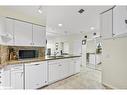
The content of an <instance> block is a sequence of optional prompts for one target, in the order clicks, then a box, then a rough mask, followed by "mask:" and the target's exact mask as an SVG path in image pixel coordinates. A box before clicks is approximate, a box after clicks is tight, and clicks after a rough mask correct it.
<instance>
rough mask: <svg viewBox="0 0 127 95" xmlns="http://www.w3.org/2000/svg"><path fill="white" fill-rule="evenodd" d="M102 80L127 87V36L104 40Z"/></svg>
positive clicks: (114, 85)
mask: <svg viewBox="0 0 127 95" xmlns="http://www.w3.org/2000/svg"><path fill="white" fill-rule="evenodd" d="M102 46H103V63H102V65H103V68H102V82H103V84H106V85H107V86H109V87H113V88H126V89H127V37H124V38H117V39H114V40H113V39H109V40H104V41H103V44H102Z"/></svg>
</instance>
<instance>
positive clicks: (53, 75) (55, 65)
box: [48, 60, 60, 83]
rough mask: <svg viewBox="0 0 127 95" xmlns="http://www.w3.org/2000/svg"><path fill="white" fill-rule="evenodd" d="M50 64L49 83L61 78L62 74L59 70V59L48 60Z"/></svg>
mask: <svg viewBox="0 0 127 95" xmlns="http://www.w3.org/2000/svg"><path fill="white" fill-rule="evenodd" d="M48 66H49V68H48V69H49V77H48V78H49V79H48V81H49V83H51V82H55V81H56V80H58V79H59V76H60V73H59V72H60V70H59V66H60V64H59V61H58V60H51V61H48Z"/></svg>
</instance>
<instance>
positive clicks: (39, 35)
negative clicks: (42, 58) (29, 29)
mask: <svg viewBox="0 0 127 95" xmlns="http://www.w3.org/2000/svg"><path fill="white" fill-rule="evenodd" d="M45 33H46V31H45V27H42V26H38V25H33V44H34V45H35V46H45V42H46V39H45V36H46V35H45Z"/></svg>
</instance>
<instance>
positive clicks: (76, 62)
mask: <svg viewBox="0 0 127 95" xmlns="http://www.w3.org/2000/svg"><path fill="white" fill-rule="evenodd" d="M74 64H75V73H79V72H80V65H81V58H80V57H77V58H74Z"/></svg>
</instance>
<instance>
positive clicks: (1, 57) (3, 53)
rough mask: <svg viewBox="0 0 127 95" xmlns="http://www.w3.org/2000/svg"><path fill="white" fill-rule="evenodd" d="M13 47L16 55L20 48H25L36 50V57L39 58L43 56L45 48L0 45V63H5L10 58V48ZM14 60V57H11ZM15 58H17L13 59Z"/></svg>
mask: <svg viewBox="0 0 127 95" xmlns="http://www.w3.org/2000/svg"><path fill="white" fill-rule="evenodd" d="M11 49H13V50H14V51H15V53H16V55H18V51H19V50H20V49H25V50H38V57H39V58H45V48H44V47H30V46H3V45H1V46H0V64H6V62H7V61H11V60H10V56H9V55H10V54H9V53H10V50H11ZM13 60H14V59H13ZM15 60H17V59H15Z"/></svg>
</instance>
